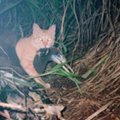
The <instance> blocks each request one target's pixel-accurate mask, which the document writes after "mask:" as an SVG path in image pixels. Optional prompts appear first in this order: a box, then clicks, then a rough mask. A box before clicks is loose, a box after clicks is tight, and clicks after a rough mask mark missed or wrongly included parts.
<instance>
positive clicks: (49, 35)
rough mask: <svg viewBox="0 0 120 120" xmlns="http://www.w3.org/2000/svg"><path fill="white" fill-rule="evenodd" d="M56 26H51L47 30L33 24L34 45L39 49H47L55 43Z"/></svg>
mask: <svg viewBox="0 0 120 120" xmlns="http://www.w3.org/2000/svg"><path fill="white" fill-rule="evenodd" d="M55 30H56V25H51V26H50V27H49V28H48V29H41V28H40V27H39V26H38V24H36V23H34V24H33V34H32V36H33V38H34V40H33V41H34V44H36V46H37V47H40V48H49V47H52V46H53V45H54V42H55ZM39 45H40V46H39Z"/></svg>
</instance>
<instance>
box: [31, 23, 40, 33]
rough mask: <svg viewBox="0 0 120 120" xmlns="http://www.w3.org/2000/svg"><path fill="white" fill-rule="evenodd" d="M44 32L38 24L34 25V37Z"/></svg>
mask: <svg viewBox="0 0 120 120" xmlns="http://www.w3.org/2000/svg"><path fill="white" fill-rule="evenodd" d="M41 32H42V30H41V28H40V27H39V25H38V24H36V23H34V24H33V35H39V34H40V33H41Z"/></svg>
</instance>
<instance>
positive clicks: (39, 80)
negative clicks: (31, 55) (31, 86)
mask: <svg viewBox="0 0 120 120" xmlns="http://www.w3.org/2000/svg"><path fill="white" fill-rule="evenodd" d="M21 66H22V67H23V69H24V70H25V72H26V73H27V74H28V75H30V76H32V77H33V78H34V77H35V78H34V80H35V81H36V82H37V83H39V84H41V85H42V86H44V87H45V88H46V89H48V88H50V84H49V83H45V82H44V81H43V80H42V78H41V77H37V76H39V73H37V71H36V70H35V68H34V66H33V63H32V62H26V61H22V62H21Z"/></svg>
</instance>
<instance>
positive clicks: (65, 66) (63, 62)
mask: <svg viewBox="0 0 120 120" xmlns="http://www.w3.org/2000/svg"><path fill="white" fill-rule="evenodd" d="M51 59H52V61H54V62H55V63H57V64H61V65H63V66H62V68H63V69H64V70H65V71H66V72H72V73H74V71H73V70H72V68H71V67H70V66H69V65H68V64H67V61H66V59H65V57H64V56H63V55H62V54H58V55H51Z"/></svg>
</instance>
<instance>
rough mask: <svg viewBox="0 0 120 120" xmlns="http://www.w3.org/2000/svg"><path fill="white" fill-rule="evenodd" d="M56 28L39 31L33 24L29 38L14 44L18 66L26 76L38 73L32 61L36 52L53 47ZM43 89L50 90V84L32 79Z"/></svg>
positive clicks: (40, 79) (38, 79)
mask: <svg viewBox="0 0 120 120" xmlns="http://www.w3.org/2000/svg"><path fill="white" fill-rule="evenodd" d="M55 30H56V26H55V25H52V26H51V27H49V29H48V30H44V29H41V28H40V27H39V26H38V25H37V24H36V23H34V24H33V33H32V35H31V36H29V37H26V38H23V39H20V40H19V41H18V42H17V44H16V53H17V56H18V58H19V61H20V64H21V66H22V67H23V69H24V70H25V71H26V72H27V74H28V75H30V76H32V77H34V76H39V73H37V71H36V70H35V68H34V65H33V61H34V58H35V56H36V54H37V51H38V50H39V49H41V48H50V47H52V46H53V45H54V39H55ZM34 80H35V81H36V82H37V83H40V84H41V85H43V86H44V87H45V88H50V84H48V83H45V82H44V81H43V80H42V78H41V77H39V78H34Z"/></svg>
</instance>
